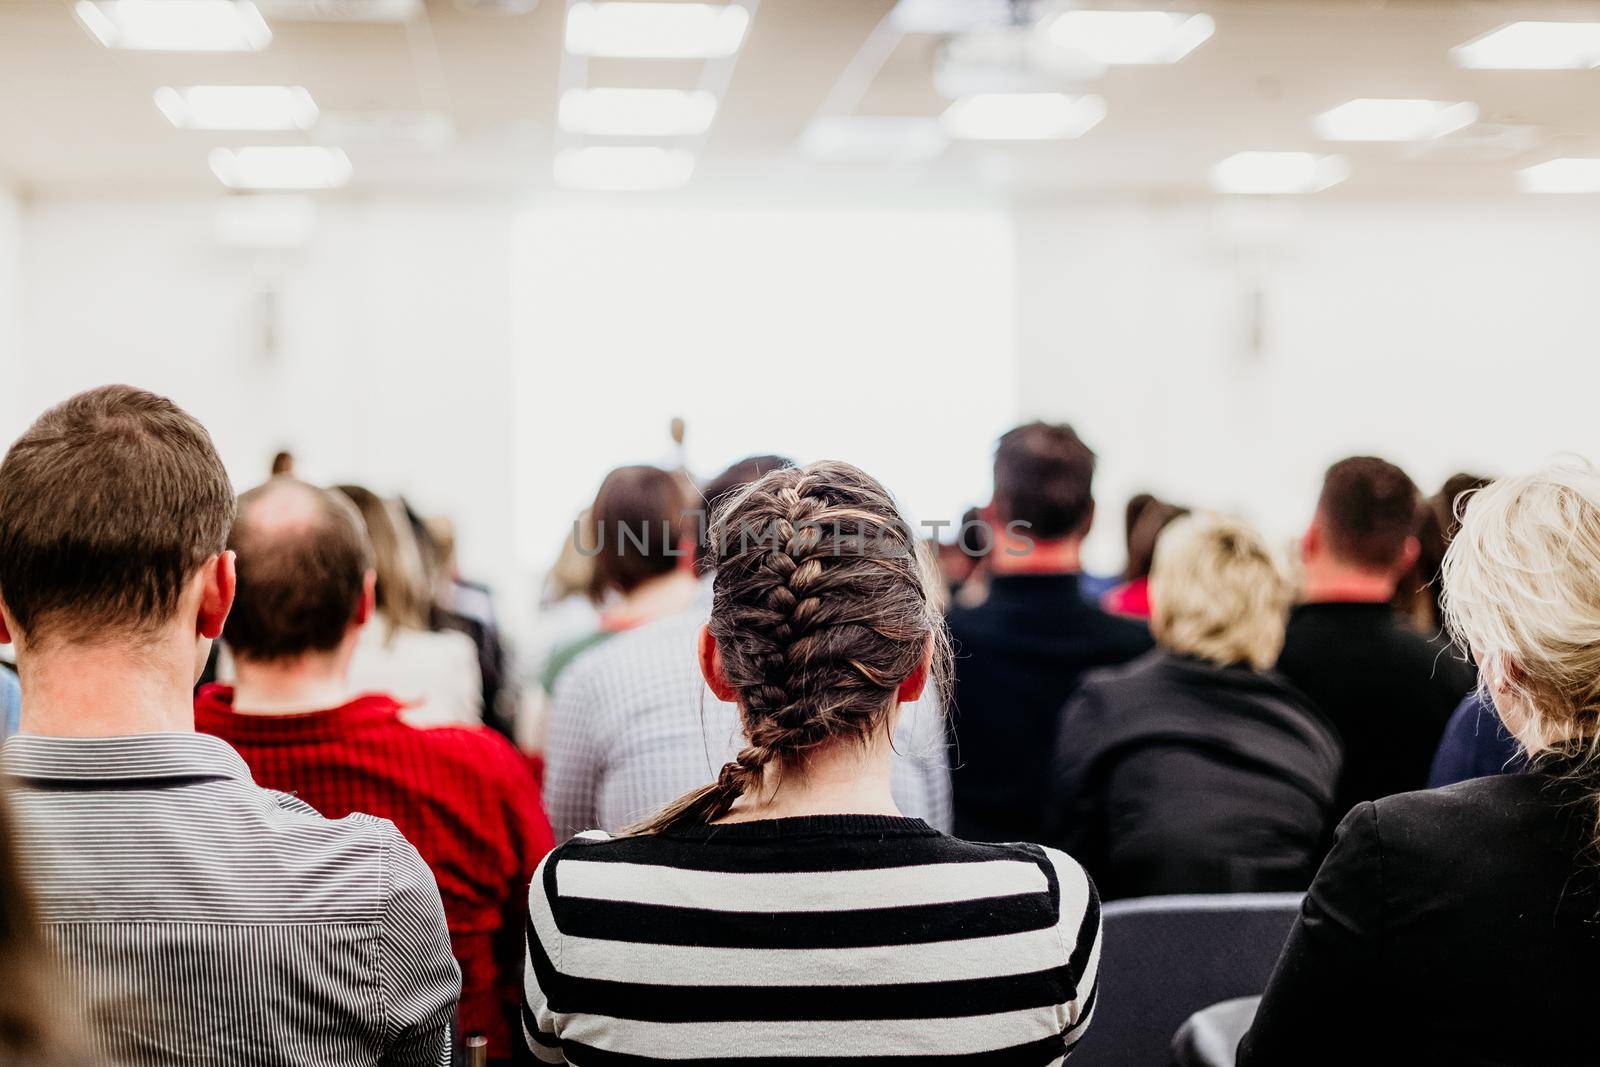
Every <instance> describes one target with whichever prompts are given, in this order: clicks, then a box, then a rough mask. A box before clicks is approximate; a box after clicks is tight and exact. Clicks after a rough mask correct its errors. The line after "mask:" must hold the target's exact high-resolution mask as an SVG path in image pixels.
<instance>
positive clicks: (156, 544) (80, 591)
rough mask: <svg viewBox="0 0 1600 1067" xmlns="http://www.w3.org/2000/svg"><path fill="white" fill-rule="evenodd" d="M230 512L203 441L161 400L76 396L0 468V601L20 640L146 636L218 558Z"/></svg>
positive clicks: (96, 393)
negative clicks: (69, 634)
mask: <svg viewBox="0 0 1600 1067" xmlns="http://www.w3.org/2000/svg"><path fill="white" fill-rule="evenodd" d="M233 506H234V501H233V488H232V486H230V485H229V484H228V472H227V470H225V469H224V468H223V466H222V460H221V459H219V458H218V457H217V452H216V449H215V448H214V447H213V446H212V444H211V437H210V435H208V434H207V433H206V431H205V427H203V426H201V425H200V423H199V422H197V421H195V419H194V418H193V417H192V416H190V415H189V414H187V413H186V412H184V411H183V410H182V409H181V408H179V407H178V406H177V405H176V404H174V403H173V402H172V401H170V400H168V399H167V398H165V397H161V396H156V395H155V394H154V393H147V392H145V391H144V390H142V389H135V388H133V387H132V386H128V385H108V386H103V387H101V388H99V389H91V390H89V391H88V392H85V393H79V394H78V395H77V396H74V397H72V398H71V399H69V400H66V401H64V402H62V403H60V404H58V405H56V406H55V407H53V408H51V409H50V410H49V411H47V412H45V413H44V414H43V415H41V416H39V419H38V421H36V422H35V423H34V424H33V425H32V426H30V427H28V429H27V431H26V432H24V433H23V435H22V436H21V437H19V438H17V440H16V442H15V443H14V444H13V445H12V446H11V448H10V450H9V451H7V452H6V455H5V459H4V461H3V462H0V598H3V599H4V600H5V604H6V607H7V608H8V609H9V610H10V612H11V616H12V618H13V619H15V620H16V623H17V626H18V628H19V629H21V630H22V632H23V633H24V634H26V635H27V637H28V640H29V641H30V642H37V641H38V640H39V639H40V637H41V635H43V634H44V633H45V631H46V630H47V629H50V628H61V627H64V626H67V625H69V624H70V625H72V626H74V627H76V628H77V629H79V630H82V631H84V632H85V634H86V635H87V636H96V635H95V634H94V633H92V631H100V632H101V633H102V634H115V635H119V636H133V637H145V636H148V635H150V634H151V633H153V632H154V631H155V630H156V629H158V628H159V627H161V626H162V625H164V624H165V623H167V622H168V621H170V620H171V619H172V617H173V616H174V615H175V614H176V612H177V610H178V600H179V597H180V596H181V594H182V591H183V587H184V585H185V584H186V583H187V582H188V581H189V579H190V578H192V577H193V576H194V574H195V573H196V571H197V570H198V569H199V567H200V566H201V564H203V563H205V561H206V560H207V559H209V558H211V557H213V556H215V555H217V554H218V553H219V552H221V551H222V549H223V542H224V540H225V539H226V537H227V535H228V527H229V526H230V525H231V524H232V522H233Z"/></svg>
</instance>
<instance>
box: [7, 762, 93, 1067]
mask: <svg viewBox="0 0 1600 1067" xmlns="http://www.w3.org/2000/svg"><path fill="white" fill-rule="evenodd" d="M6 793H7V789H6V783H4V782H0V989H4V990H5V991H6V992H5V996H3V997H0V1067H52V1065H60V1067H79V1065H82V1064H85V1063H90V1062H93V1060H92V1058H91V1057H90V1056H89V1054H88V1050H87V1049H86V1048H84V1047H83V1044H82V1040H81V1034H80V1030H79V1028H78V1026H77V1025H76V1021H75V1020H73V1019H71V1018H69V1017H68V1015H67V1013H66V1008H65V1005H66V1003H67V997H66V995H65V991H64V990H63V989H62V983H61V978H60V975H59V974H58V973H57V970H56V961H55V958H54V955H53V953H52V952H51V949H50V946H49V944H48V943H47V942H46V940H45V937H44V932H43V931H42V930H41V929H40V928H39V917H38V913H37V912H36V910H35V909H34V904H33V895H32V893H31V892H29V890H28V886H27V883H26V881H25V880H24V878H23V874H22V868H21V862H20V856H19V852H20V849H19V847H18V844H17V841H16V829H15V827H14V825H13V824H12V820H11V811H10V803H9V801H8V800H7V798H6Z"/></svg>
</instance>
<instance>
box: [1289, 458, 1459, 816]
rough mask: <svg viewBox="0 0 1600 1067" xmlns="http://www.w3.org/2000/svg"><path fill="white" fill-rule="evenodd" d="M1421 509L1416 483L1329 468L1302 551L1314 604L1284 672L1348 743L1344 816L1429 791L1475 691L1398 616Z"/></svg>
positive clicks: (1306, 594)
mask: <svg viewBox="0 0 1600 1067" xmlns="http://www.w3.org/2000/svg"><path fill="white" fill-rule="evenodd" d="M1417 504H1418V493H1417V487H1416V484H1415V483H1413V482H1412V480H1411V479H1410V478H1409V477H1407V475H1406V473H1405V471H1403V470H1401V469H1400V468H1399V467H1397V466H1395V465H1394V464H1393V463H1390V462H1388V461H1387V460H1383V459H1379V458H1377V457H1376V456H1352V457H1350V458H1348V459H1343V460H1340V461H1339V462H1338V463H1335V464H1334V465H1333V466H1331V467H1329V468H1328V472H1327V474H1326V475H1325V476H1324V477H1323V482H1322V492H1321V494H1320V495H1319V496H1318V499H1317V510H1316V513H1315V514H1314V515H1313V516H1312V519H1311V523H1310V525H1309V526H1308V527H1307V528H1306V532H1305V534H1304V536H1302V537H1301V539H1300V559H1301V565H1302V572H1303V582H1304V589H1303V591H1302V595H1301V599H1302V601H1303V602H1302V603H1301V604H1300V605H1299V606H1298V607H1296V608H1295V609H1294V612H1293V613H1292V614H1291V615H1290V616H1289V629H1288V633H1287V635H1286V638H1285V640H1284V645H1283V653H1282V654H1281V655H1280V656H1279V658H1278V670H1280V671H1281V672H1283V674H1285V675H1286V676H1288V678H1289V680H1290V681H1291V682H1293V683H1295V685H1297V686H1299V687H1300V688H1301V689H1302V690H1303V691H1304V692H1305V694H1306V695H1307V696H1309V697H1310V698H1311V699H1312V701H1313V702H1315V703H1316V705H1317V707H1318V708H1319V709H1320V710H1321V711H1322V713H1323V715H1324V716H1326V717H1327V719H1328V720H1329V721H1330V722H1331V723H1332V724H1333V726H1334V728H1335V729H1337V730H1338V731H1339V733H1340V734H1341V735H1342V736H1343V738H1344V746H1345V758H1344V770H1343V772H1342V774H1341V776H1340V781H1339V790H1338V794H1337V798H1336V800H1335V808H1336V814H1338V815H1343V814H1344V813H1345V812H1346V811H1348V810H1349V809H1350V807H1351V806H1352V805H1354V804H1358V803H1360V802H1362V801H1364V800H1376V799H1378V798H1379V797H1384V796H1389V795H1391V794H1393V793H1404V792H1408V791H1410V790H1413V789H1422V788H1423V787H1424V786H1426V785H1427V784H1428V768H1429V765H1430V764H1431V763H1432V760H1433V754H1434V751H1435V750H1436V749H1437V748H1438V746H1439V738H1440V736H1441V735H1442V734H1443V732H1444V726H1445V723H1446V722H1447V721H1448V720H1449V718H1450V714H1451V712H1453V711H1454V710H1455V707H1456V705H1457V704H1459V703H1460V702H1461V698H1462V697H1463V696H1465V695H1466V693H1467V691H1468V690H1469V689H1471V688H1472V686H1473V683H1474V676H1473V673H1472V670H1471V668H1470V667H1468V666H1467V665H1466V664H1465V663H1463V662H1462V661H1461V660H1460V659H1459V658H1458V657H1457V656H1455V655H1454V654H1453V653H1452V652H1451V651H1450V649H1449V648H1448V644H1447V643H1446V642H1445V641H1443V640H1439V639H1435V640H1429V638H1428V637H1427V636H1426V635H1424V634H1422V633H1419V632H1417V631H1416V630H1414V629H1412V628H1411V627H1410V626H1408V625H1407V624H1406V623H1405V621H1404V620H1403V619H1401V618H1400V616H1399V615H1398V614H1397V613H1396V612H1395V610H1394V607H1393V604H1392V602H1393V600H1394V595H1395V588H1396V586H1397V584H1398V583H1399V581H1400V578H1401V576H1402V575H1404V574H1405V573H1406V572H1407V571H1409V570H1410V569H1411V564H1412V563H1413V562H1414V561H1415V560H1416V558H1417V551H1418V544H1417V537H1416V528H1417Z"/></svg>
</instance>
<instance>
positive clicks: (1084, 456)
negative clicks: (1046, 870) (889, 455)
mask: <svg viewBox="0 0 1600 1067" xmlns="http://www.w3.org/2000/svg"><path fill="white" fill-rule="evenodd" d="M1094 469H1095V454H1094V452H1093V451H1091V450H1090V448H1089V446H1088V445H1086V444H1084V442H1083V439H1082V438H1081V437H1079V436H1078V434H1077V431H1076V430H1074V429H1073V428H1072V427H1071V426H1068V425H1066V424H1065V423H1055V424H1053V423H1046V422H1030V423H1027V424H1025V425H1022V426H1018V427H1017V428H1016V429H1014V430H1011V431H1010V432H1008V433H1007V434H1005V436H1003V437H1001V438H1000V441H999V444H998V445H996V447H995V453H994V499H993V503H991V504H990V505H989V506H988V507H987V508H986V509H984V513H983V517H984V520H985V521H986V522H987V523H988V526H989V533H990V538H989V542H988V544H987V545H986V548H987V554H986V555H985V556H984V557H983V558H984V565H985V566H986V567H987V569H988V571H989V574H990V581H989V594H988V596H987V597H986V598H985V599H984V601H983V602H982V603H981V604H976V605H971V606H968V605H957V606H956V607H955V608H953V609H951V611H950V615H949V623H950V635H951V637H952V638H953V639H954V641H955V646H956V671H955V675H956V679H955V681H956V684H955V709H954V712H953V713H952V715H951V717H950V722H951V725H952V728H953V733H954V735H955V737H956V740H957V752H956V761H955V762H956V769H955V770H954V771H953V773H952V774H951V776H950V781H951V785H952V787H953V790H954V794H955V834H956V836H957V837H965V838H970V839H973V840H979V841H1039V840H1043V837H1044V834H1045V829H1046V813H1047V811H1048V810H1049V804H1050V792H1051V784H1052V775H1051V759H1052V756H1053V754H1054V753H1055V751H1056V746H1057V743H1058V738H1057V733H1058V731H1059V725H1060V722H1061V718H1062V713H1063V711H1064V710H1065V708H1066V704H1067V701H1068V700H1069V699H1070V698H1071V697H1072V695H1073V693H1075V692H1076V691H1077V688H1078V682H1079V681H1080V679H1081V678H1082V677H1083V675H1084V674H1085V673H1086V672H1087V671H1090V670H1092V669H1094V668H1096V667H1110V666H1115V665H1116V664H1119V663H1125V662H1127V661H1128V660H1130V659H1133V658H1134V657H1135V656H1138V655H1139V654H1140V653H1142V652H1145V651H1147V650H1148V649H1149V648H1150V645H1151V640H1150V633H1149V631H1148V630H1147V629H1146V628H1145V627H1144V626H1143V625H1141V624H1139V623H1136V622H1130V621H1129V620H1127V619H1121V618H1117V617H1115V616H1112V615H1108V614H1106V613H1105V612H1103V611H1101V610H1100V608H1099V606H1098V605H1097V604H1095V603H1093V602H1091V601H1090V599H1089V598H1088V596H1087V595H1086V594H1085V591H1084V583H1083V560H1082V549H1083V539H1084V538H1085V537H1086V536H1087V535H1088V533H1089V527H1090V525H1091V524H1092V523H1093V521H1094V493H1093V481H1094Z"/></svg>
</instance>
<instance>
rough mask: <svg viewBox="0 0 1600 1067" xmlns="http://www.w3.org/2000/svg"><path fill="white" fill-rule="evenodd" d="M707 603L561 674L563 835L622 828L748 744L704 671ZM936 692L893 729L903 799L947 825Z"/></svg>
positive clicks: (554, 814) (554, 730)
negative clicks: (701, 640)
mask: <svg viewBox="0 0 1600 1067" xmlns="http://www.w3.org/2000/svg"><path fill="white" fill-rule="evenodd" d="M704 623H705V608H704V607H701V608H698V609H693V610H690V611H687V612H684V613H682V614H680V615H675V616H673V617H672V618H669V619H662V620H660V621H657V622H653V623H650V624H648V625H646V626H642V627H640V628H639V629H637V630H631V631H629V632H627V633H623V634H618V635H617V636H616V637H613V638H611V639H610V640H608V641H606V642H604V643H603V644H600V645H598V646H596V647H595V648H593V649H591V650H590V651H588V652H585V653H584V654H583V655H581V656H580V657H578V659H576V660H574V661H573V663H572V664H571V665H570V666H569V667H567V669H566V670H564V671H563V672H562V673H561V677H560V680H559V681H558V682H557V684H556V691H555V699H554V703H553V706H552V707H551V710H550V728H549V736H548V740H547V742H546V746H545V777H544V803H545V810H546V811H547V812H548V813H549V815H550V824H551V826H553V827H554V828H555V832H556V840H557V841H564V840H565V839H567V838H568V837H571V836H572V835H573V834H575V833H578V832H579V831H580V830H594V829H599V830H608V831H617V830H620V829H622V828H623V827H625V826H627V825H629V824H630V823H633V822H635V821H637V820H639V819H641V818H643V817H644V816H646V815H649V814H650V813H651V812H654V811H656V810H657V809H659V808H661V807H663V806H664V805H666V804H668V803H670V802H671V801H674V800H676V799H677V798H678V797H680V796H682V795H683V794H685V793H687V792H689V791H690V790H692V789H698V788H699V787H700V786H703V785H705V784H707V783H708V782H710V781H711V780H712V779H714V778H715V777H716V776H717V772H718V771H719V770H720V769H721V768H722V765H723V764H724V763H727V762H728V761H729V760H731V759H733V757H734V756H735V755H736V754H737V753H738V751H739V749H740V748H741V747H742V746H743V743H744V741H743V736H742V734H741V732H740V728H739V709H738V708H737V707H736V706H735V705H733V704H724V703H723V702H722V701H720V700H718V699H717V698H716V697H714V696H712V695H711V691H710V690H709V689H707V688H706V684H705V681H704V679H702V678H701V677H700V665H699V660H698V659H697V657H696V655H695V641H696V635H697V634H698V633H699V631H700V627H701V626H702V625H703V624H704ZM939 709H940V705H939V698H938V696H937V695H936V694H932V693H930V695H928V696H926V697H924V698H923V699H922V700H919V701H917V702H916V703H913V704H907V705H905V707H904V709H903V712H902V714H901V717H900V723H899V726H898V727H897V728H896V730H895V753H896V754H895V757H894V777H893V780H892V782H891V788H892V790H893V792H894V799H895V803H896V804H898V805H899V807H900V810H901V811H902V812H904V813H905V814H907V815H909V816H913V817H915V818H920V819H923V820H926V821H927V822H928V823H929V825H931V826H933V827H934V828H936V829H939V830H943V831H945V832H947V833H948V832H949V830H950V825H951V818H950V761H949V752H948V749H947V747H946V742H945V732H944V722H943V719H942V717H941V715H940V713H939Z"/></svg>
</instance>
